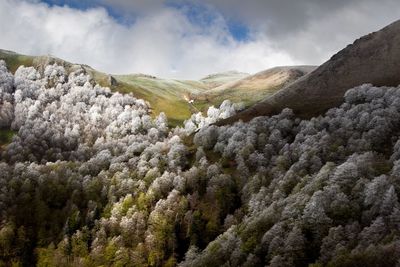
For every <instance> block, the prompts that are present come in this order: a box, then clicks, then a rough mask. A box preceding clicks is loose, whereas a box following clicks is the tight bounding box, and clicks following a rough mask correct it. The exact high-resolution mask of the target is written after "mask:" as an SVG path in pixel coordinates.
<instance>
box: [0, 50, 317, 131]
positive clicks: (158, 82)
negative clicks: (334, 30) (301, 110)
mask: <svg viewBox="0 0 400 267" xmlns="http://www.w3.org/2000/svg"><path fill="white" fill-rule="evenodd" d="M0 59H4V60H5V61H6V63H7V66H8V68H9V69H10V71H11V72H15V71H16V69H17V68H18V67H19V66H20V65H25V66H34V67H36V68H38V69H39V70H43V69H44V67H45V66H46V65H48V64H54V63H57V64H58V65H62V66H64V68H65V69H66V70H67V71H68V72H71V71H74V70H76V69H79V68H81V69H83V70H84V71H85V72H86V73H89V74H90V75H91V76H92V77H93V79H94V80H95V81H96V82H97V83H98V84H100V85H102V86H108V87H110V89H111V90H113V91H118V92H121V93H133V94H134V95H135V96H136V97H138V98H141V99H144V100H146V101H148V102H149V103H150V105H151V107H152V109H153V114H155V115H157V114H159V113H160V112H165V114H166V115H167V117H168V119H169V122H170V124H171V125H177V124H180V123H181V122H182V121H183V120H185V119H187V118H189V117H190V115H191V114H192V113H195V112H198V111H205V110H207V108H208V107H209V106H211V105H219V104H221V103H222V102H223V100H225V99H230V100H232V101H233V102H244V103H245V104H246V106H249V105H252V104H254V103H256V102H258V101H259V100H261V99H262V98H264V97H265V96H268V95H270V94H272V93H275V92H276V91H277V90H279V89H281V88H282V87H284V86H285V85H287V84H289V83H291V82H293V81H295V80H296V79H298V78H300V77H302V76H303V75H305V74H306V73H308V72H310V71H311V70H312V69H314V67H309V66H299V67H277V68H273V69H269V70H266V71H262V72H259V73H257V74H254V75H250V74H248V73H242V72H237V71H227V72H221V73H215V74H211V75H208V76H206V77H204V78H202V79H200V80H198V81H191V80H176V79H162V78H159V77H155V76H151V75H147V74H128V75H109V74H107V73H104V72H101V71H98V70H95V69H93V68H92V67H90V66H88V65H84V64H75V63H70V62H67V61H65V60H63V59H60V58H57V57H54V56H50V55H48V56H27V55H21V54H18V53H15V52H12V51H7V50H0Z"/></svg>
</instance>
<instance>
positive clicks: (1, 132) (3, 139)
mask: <svg viewBox="0 0 400 267" xmlns="http://www.w3.org/2000/svg"><path fill="white" fill-rule="evenodd" d="M14 134H15V132H14V131H12V130H10V129H0V148H1V147H2V146H3V145H6V144H9V143H10V142H11V140H12V137H13V136H14Z"/></svg>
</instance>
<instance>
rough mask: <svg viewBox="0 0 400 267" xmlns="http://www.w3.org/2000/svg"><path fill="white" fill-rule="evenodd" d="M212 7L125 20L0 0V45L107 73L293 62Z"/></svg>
mask: <svg viewBox="0 0 400 267" xmlns="http://www.w3.org/2000/svg"><path fill="white" fill-rule="evenodd" d="M214 15H215V16H213V18H212V21H210V23H209V25H208V26H209V27H202V26H199V25H197V24H195V23H193V22H192V21H191V20H190V19H189V18H188V16H187V15H186V14H185V12H184V10H182V9H177V8H172V7H166V6H164V7H163V8H160V9H159V10H158V11H157V12H153V13H143V14H142V15H141V16H140V17H139V18H137V19H136V20H135V22H134V23H133V24H130V25H124V24H120V23H118V22H117V21H116V20H115V19H114V18H113V17H111V16H110V15H109V14H108V13H107V10H106V9H105V8H102V7H99V8H91V9H87V10H84V11H82V10H77V9H73V8H69V7H67V6H61V7H60V6H48V5H47V4H43V3H39V2H25V1H18V0H17V1H10V0H0V34H1V36H2V38H1V39H0V47H1V48H4V49H9V50H14V51H17V52H20V53H26V54H47V53H50V54H53V55H56V56H58V57H61V58H64V59H66V60H69V61H72V62H78V63H85V64H89V65H91V66H93V67H95V68H97V69H100V70H103V71H106V72H110V73H137V72H142V73H149V74H155V75H159V76H162V77H177V78H187V79H192V78H200V77H202V76H204V75H207V74H210V73H213V72H218V71H226V70H231V69H238V70H241V71H248V72H255V71H258V70H262V69H265V68H268V67H272V66H274V65H278V64H279V65H282V64H294V63H295V62H294V61H293V60H292V59H291V58H290V57H289V56H288V55H287V54H285V53H284V52H280V51H275V49H274V48H272V46H271V45H269V43H268V41H267V40H265V38H264V37H263V36H254V40H249V41H247V42H240V41H237V40H235V39H234V38H233V37H232V36H231V34H230V32H229V30H228V28H227V24H226V21H225V19H224V18H223V17H222V16H221V15H219V14H218V13H216V14H214ZM203 26H204V25H203Z"/></svg>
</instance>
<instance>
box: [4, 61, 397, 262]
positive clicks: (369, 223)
mask: <svg viewBox="0 0 400 267" xmlns="http://www.w3.org/2000/svg"><path fill="white" fill-rule="evenodd" d="M239 108H240V106H238V105H236V104H232V103H230V102H229V101H225V102H224V103H223V104H222V105H221V107H220V108H219V109H217V108H210V109H209V112H208V114H207V117H204V116H203V115H201V114H195V115H193V116H192V117H191V118H190V119H189V120H188V121H187V122H186V124H185V126H184V127H181V128H180V127H177V128H175V129H169V128H168V126H167V125H168V122H167V118H166V117H165V115H163V114H160V115H159V116H158V117H156V118H154V117H152V116H151V109H150V107H149V105H148V104H147V103H146V102H145V101H143V100H140V99H136V98H135V97H134V96H132V95H128V94H120V93H115V92H111V91H110V90H109V89H108V88H103V87H100V86H99V85H96V84H95V82H94V81H93V79H91V77H90V76H88V75H87V74H86V73H85V72H84V70H81V69H77V70H76V71H75V72H72V73H66V72H65V70H64V69H63V68H62V67H60V66H57V65H51V66H47V67H46V68H45V70H44V71H43V73H40V72H38V71H37V70H35V69H34V68H32V67H22V66H21V67H20V68H18V70H17V71H16V72H15V74H14V75H12V74H11V73H10V72H8V71H7V68H6V66H5V63H4V62H2V61H0V128H1V129H2V131H9V130H12V131H14V132H15V135H14V137H13V138H12V141H11V143H10V144H8V145H3V146H2V148H1V151H0V153H1V161H0V266H33V265H35V264H36V265H37V266H60V267H61V266H175V265H180V266H209V267H211V266H227V267H228V266H277V267H278V266H279V267H281V266H308V265H309V264H312V266H314V267H317V266H396V264H399V259H400V205H399V201H398V194H399V192H400V139H399V138H400V88H388V87H380V88H376V87H373V86H372V85H368V84H367V85H362V86H360V87H357V88H353V89H350V90H349V91H347V93H346V95H345V102H344V103H343V104H342V105H341V106H340V107H338V108H333V109H330V110H329V111H327V112H326V113H325V114H324V115H323V116H319V117H316V118H312V119H310V120H302V119H299V118H296V116H295V115H294V114H293V112H292V111H291V110H289V109H285V110H283V111H282V112H281V113H280V114H279V115H276V116H272V117H258V118H254V119H253V120H252V121H250V122H248V123H243V122H237V123H235V124H234V125H229V126H221V127H217V126H215V125H212V123H213V122H215V121H217V120H218V119H221V118H226V117H228V116H230V115H232V114H234V113H235V111H236V110H237V109H239Z"/></svg>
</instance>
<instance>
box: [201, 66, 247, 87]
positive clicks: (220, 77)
mask: <svg viewBox="0 0 400 267" xmlns="http://www.w3.org/2000/svg"><path fill="white" fill-rule="evenodd" d="M248 76H250V74H248V73H244V72H238V71H235V70H232V71H226V72H220V73H214V74H210V75H207V76H206V77H204V78H202V79H200V81H201V82H202V83H205V84H207V85H208V86H209V88H210V89H211V88H216V87H218V86H221V85H223V84H227V83H230V82H234V81H237V80H240V79H242V78H245V77H248Z"/></svg>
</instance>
